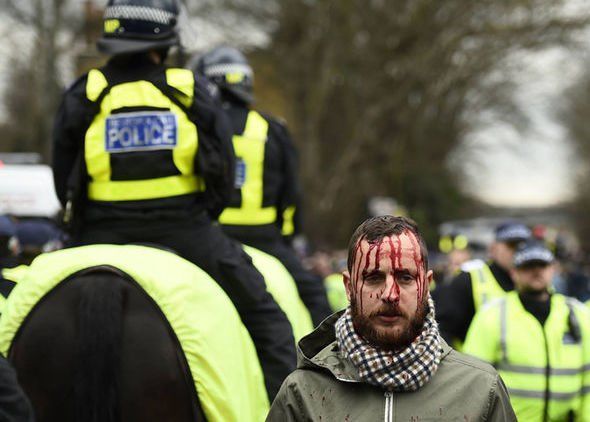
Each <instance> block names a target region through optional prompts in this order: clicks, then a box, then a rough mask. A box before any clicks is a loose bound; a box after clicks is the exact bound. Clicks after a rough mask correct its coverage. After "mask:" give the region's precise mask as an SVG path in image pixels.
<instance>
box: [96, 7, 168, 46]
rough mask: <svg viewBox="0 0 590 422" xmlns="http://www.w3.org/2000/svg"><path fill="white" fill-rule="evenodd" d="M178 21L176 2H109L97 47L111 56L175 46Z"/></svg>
mask: <svg viewBox="0 0 590 422" xmlns="http://www.w3.org/2000/svg"><path fill="white" fill-rule="evenodd" d="M177 19H178V5H177V3H176V0H109V2H108V4H107V7H106V9H105V11H104V17H103V20H104V27H103V35H102V37H101V38H100V39H99V40H98V42H97V47H98V49H99V50H100V51H101V52H103V53H106V54H110V55H117V54H127V53H135V52H141V51H148V50H152V49H162V48H169V47H172V46H174V45H177V44H178V43H179V38H178V34H177V32H176V21H177Z"/></svg>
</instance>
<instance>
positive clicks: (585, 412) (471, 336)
mask: <svg viewBox="0 0 590 422" xmlns="http://www.w3.org/2000/svg"><path fill="white" fill-rule="evenodd" d="M463 351H464V352H465V353H468V354H471V355H473V356H476V357H478V358H480V359H483V360H485V361H488V362H490V363H492V364H493V365H494V366H495V367H496V368H497V369H498V372H499V373H500V375H501V376H502V378H503V380H504V382H505V383H506V386H507V387H508V392H509V393H510V401H511V403H512V406H513V408H514V411H515V413H516V416H517V417H518V419H519V420H521V421H527V422H529V421H530V422H536V421H566V420H570V419H568V417H572V416H573V417H574V419H573V420H576V421H590V312H589V311H588V309H587V308H585V307H584V306H583V305H582V304H581V303H579V302H577V301H576V300H575V299H572V298H566V297H565V296H563V295H560V294H553V295H552V296H551V311H550V313H549V317H548V318H547V321H546V322H545V324H544V326H541V324H540V323H539V321H538V320H537V319H536V318H535V317H534V316H533V315H532V314H530V313H529V312H527V311H526V310H525V308H524V307H523V305H522V303H521V301H520V298H519V297H518V293H517V292H510V293H508V294H507V295H506V296H505V297H504V298H501V299H498V300H496V301H494V302H491V303H489V304H488V305H486V306H485V307H483V308H482V309H481V311H479V312H478V313H477V314H476V315H475V318H474V319H473V322H472V324H471V326H470V328H469V332H468V333H467V338H466V340H465V345H464V349H463Z"/></svg>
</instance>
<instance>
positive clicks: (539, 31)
mask: <svg viewBox="0 0 590 422" xmlns="http://www.w3.org/2000/svg"><path fill="white" fill-rule="evenodd" d="M280 6H281V7H280V15H279V20H278V22H279V25H278V30H277V31H276V32H275V33H274V35H273V38H272V44H271V46H270V47H269V48H268V49H267V51H266V53H267V57H268V60H270V61H271V62H272V63H273V65H274V67H275V68H276V71H277V75H278V78H279V84H280V85H281V86H282V87H284V89H285V92H286V94H287V97H288V98H289V102H288V103H287V107H288V108H287V110H286V111H285V112H286V114H287V115H288V116H290V118H291V120H292V122H291V123H292V127H293V129H294V132H295V134H296V139H297V140H298V142H299V147H300V151H301V169H302V175H303V180H304V186H305V193H306V204H307V211H308V212H307V214H308V215H310V214H311V215H313V218H312V219H311V218H309V219H308V223H309V225H310V226H311V227H310V229H311V230H310V232H311V233H312V234H313V236H314V237H315V238H316V239H326V240H328V241H329V242H332V243H338V244H343V242H344V241H345V239H346V237H347V235H348V234H349V233H350V230H351V229H352V228H353V227H354V225H355V224H356V223H357V221H358V220H359V219H360V218H362V217H363V216H364V212H365V210H364V206H365V205H364V204H365V203H366V200H367V198H368V197H370V196H372V195H384V194H385V195H391V196H394V197H396V198H397V199H398V200H400V201H401V202H402V203H404V204H405V205H406V206H407V207H408V208H409V211H410V213H411V215H412V216H413V217H414V218H416V219H417V220H419V222H421V223H423V226H424V227H427V228H430V229H431V230H432V229H434V228H435V227H436V225H437V224H438V223H440V222H441V221H443V220H445V219H448V218H452V217H459V216H461V215H462V214H464V213H465V212H466V211H467V210H468V209H469V204H470V201H469V200H468V198H466V197H465V195H464V194H463V193H462V190H461V189H460V187H461V186H460V178H461V177H462V175H461V174H460V173H458V172H457V171H456V170H451V169H450V168H449V166H448V165H447V163H448V158H449V157H450V156H451V154H452V153H453V152H454V151H455V150H456V148H457V147H458V145H460V142H461V140H462V139H463V137H464V135H465V134H466V133H467V132H468V131H469V130H470V129H471V128H472V124H473V122H475V121H477V116H478V114H479V113H480V112H481V111H482V110H484V109H487V108H489V107H492V108H504V109H507V110H510V109H514V107H515V106H514V104H512V103H511V96H510V81H509V80H507V79H506V77H503V76H502V74H501V72H500V73H499V72H498V70H499V69H500V70H501V69H502V66H503V60H504V58H505V57H507V55H509V54H511V53H513V52H514V51H517V50H522V49H536V48H543V47H545V46H548V45H552V44H556V43H561V42H565V41H567V40H568V38H569V35H570V34H571V33H572V32H573V31H575V30H576V29H579V28H583V27H584V26H585V25H586V24H587V22H588V16H580V15H577V16H574V17H567V16H563V14H562V13H561V10H562V9H561V6H562V4H561V2H555V1H548V0H519V1H511V2H498V1H493V0H483V1H477V2H473V1H469V0H449V1H445V2H436V1H431V0H397V1H395V2H388V1H383V0H371V1H361V0H332V1H322V2H319V1H304V0H284V1H282V2H281V3H280ZM494 72H495V74H496V75H498V73H499V74H500V77H499V78H491V77H490V75H491V74H492V73H494ZM334 222H338V223H337V224H334ZM429 234H430V235H433V234H434V233H433V232H432V231H430V233H429Z"/></svg>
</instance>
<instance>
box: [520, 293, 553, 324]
mask: <svg viewBox="0 0 590 422" xmlns="http://www.w3.org/2000/svg"><path fill="white" fill-rule="evenodd" d="M518 297H519V299H520V302H521V303H522V306H523V307H524V309H525V310H526V311H527V312H528V313H530V314H531V315H533V316H534V317H535V318H536V319H537V321H539V323H540V324H541V325H544V324H545V321H547V318H548V317H549V312H551V295H550V294H549V292H548V291H542V292H524V291H523V292H519V293H518Z"/></svg>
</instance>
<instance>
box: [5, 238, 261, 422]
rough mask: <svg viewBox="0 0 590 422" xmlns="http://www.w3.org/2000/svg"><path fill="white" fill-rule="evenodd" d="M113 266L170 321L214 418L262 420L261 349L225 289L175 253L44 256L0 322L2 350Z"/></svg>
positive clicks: (98, 250)
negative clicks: (80, 277)
mask: <svg viewBox="0 0 590 422" xmlns="http://www.w3.org/2000/svg"><path fill="white" fill-rule="evenodd" d="M104 265H108V266H112V267H114V268H117V269H119V270H120V271H122V272H124V273H126V274H128V275H129V276H130V277H131V278H133V279H134V280H135V281H136V282H137V283H138V284H139V285H140V286H141V287H142V288H143V289H144V290H145V292H146V293H147V294H149V296H150V297H151V298H152V299H153V300H154V302H155V303H156V304H157V305H158V307H159V308H160V309H161V310H162V312H163V314H164V315H165V316H166V319H167V320H168V323H169V324H170V326H171V328H172V330H173V331H174V333H175V334H176V336H177V338H178V340H179V343H180V345H181V347H182V349H183V352H184V355H185V357H186V359H187V363H188V366H189V368H190V370H191V373H192V375H193V378H194V381H195V387H196V390H197V393H198V395H199V401H200V403H201V405H202V407H203V411H204V413H205V416H206V417H207V420H210V421H256V422H258V421H261V420H263V419H264V417H265V415H266V413H267V412H268V407H269V403H268V397H267V394H266V389H265V386H264V379H263V375H262V369H261V368H260V364H259V362H258V358H257V354H256V350H255V348H254V344H253V342H252V340H251V338H250V336H249V335H248V332H247V330H246V328H245V327H244V325H243V324H242V322H241V319H240V317H239V315H238V313H237V311H236V309H235V308H234V306H233V304H232V303H231V301H230V299H229V298H228V297H227V295H226V294H225V292H224V291H223V290H222V289H221V287H219V285H218V284H217V283H216V282H215V281H214V280H213V279H211V277H209V276H208V275H207V274H206V273H205V272H204V271H202V270H201V269H199V268H198V267H196V266H195V265H193V264H191V263H190V262H188V261H186V260H184V259H182V258H180V257H179V256H177V255H174V254H172V253H169V252H166V251H162V250H159V249H154V248H148V247H144V246H131V245H123V246H119V245H92V246H84V247H79V248H72V249H64V250H61V251H56V252H51V253H47V254H43V255H40V256H39V257H37V258H36V259H35V260H34V261H33V263H32V264H31V266H30V267H29V269H28V270H27V272H26V273H25V275H24V277H22V278H21V279H20V280H19V283H18V284H17V285H16V287H15V288H14V290H13V291H12V293H11V294H10V296H9V297H8V300H7V301H6V306H5V309H4V313H3V314H2V318H0V353H2V354H3V355H4V356H7V355H8V352H9V349H10V347H11V344H12V341H13V339H14V336H15V335H16V333H17V332H18V330H19V328H20V326H21V324H22V323H23V321H24V320H25V318H26V317H27V315H28V314H29V312H31V310H32V309H33V307H34V306H35V305H36V304H37V303H38V302H39V301H40V300H41V299H42V298H43V297H44V296H45V295H46V294H48V293H49V292H51V290H52V289H53V288H54V287H55V286H56V285H57V284H58V283H60V282H61V281H63V280H64V279H66V278H68V277H69V276H70V275H73V274H75V273H77V272H79V271H81V270H84V269H87V268H92V267H96V266H104Z"/></svg>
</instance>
